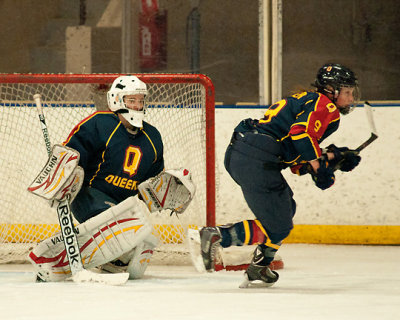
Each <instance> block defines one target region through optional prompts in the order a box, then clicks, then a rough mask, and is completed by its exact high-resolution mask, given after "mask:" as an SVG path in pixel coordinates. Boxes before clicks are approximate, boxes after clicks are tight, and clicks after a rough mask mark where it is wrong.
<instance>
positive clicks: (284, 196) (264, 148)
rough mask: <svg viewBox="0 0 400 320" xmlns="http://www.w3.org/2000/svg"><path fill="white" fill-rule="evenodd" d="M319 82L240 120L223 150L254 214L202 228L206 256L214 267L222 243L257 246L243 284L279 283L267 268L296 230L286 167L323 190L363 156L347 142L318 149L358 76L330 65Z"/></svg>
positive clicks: (353, 95)
mask: <svg viewBox="0 0 400 320" xmlns="http://www.w3.org/2000/svg"><path fill="white" fill-rule="evenodd" d="M314 86H315V87H316V90H305V91H301V92H298V93H296V94H294V95H292V96H290V97H288V98H286V99H283V100H280V101H278V102H277V103H275V104H273V105H271V106H270V107H269V109H268V110H267V111H266V112H265V114H264V117H263V118H262V119H259V120H254V119H245V120H243V121H241V122H240V123H239V125H238V126H237V127H236V128H235V130H234V133H233V136H232V139H231V142H230V144H229V146H228V148H227V150H226V154H225V168H226V170H227V171H228V172H229V174H230V175H231V177H232V178H233V179H234V180H235V182H236V183H237V184H239V185H240V187H241V189H242V192H243V195H244V198H245V200H246V202H247V204H248V206H249V208H250V209H251V210H252V212H253V213H254V215H255V217H256V218H257V219H256V220H246V221H241V222H238V223H235V224H230V225H224V226H219V227H205V228H203V229H201V230H200V240H201V254H202V260H203V262H204V266H205V268H206V270H208V271H213V270H214V259H215V254H216V250H217V249H219V248H220V246H222V247H223V248H226V247H229V246H234V245H236V246H241V245H247V244H258V246H257V247H256V249H255V251H254V254H253V259H252V261H251V263H250V265H249V267H248V269H247V270H246V272H245V281H244V282H243V284H242V285H241V287H247V286H251V285H256V284H259V285H262V286H271V285H273V284H274V283H275V282H276V281H277V280H278V273H276V272H275V271H272V270H270V268H269V267H268V266H269V264H270V263H271V262H272V261H273V259H274V256H275V253H276V251H277V250H278V249H279V247H280V245H281V243H282V240H284V239H285V238H286V237H287V236H288V235H289V233H290V231H291V229H292V228H293V221H292V219H293V216H294V214H295V211H296V203H295V201H294V200H293V192H292V190H291V189H290V187H289V185H288V184H287V182H286V180H285V179H284V177H283V176H282V174H281V170H282V169H285V168H287V167H290V168H291V170H292V172H293V173H297V174H299V175H303V174H307V173H309V174H310V175H311V177H312V179H313V181H314V182H315V185H316V186H317V187H318V188H320V189H322V190H325V189H327V188H329V187H330V186H332V185H333V183H334V182H335V174H334V171H335V169H340V170H341V171H346V172H347V171H351V170H352V169H354V168H355V167H356V166H357V165H358V164H359V162H360V160H361V158H360V157H359V156H358V155H357V154H356V153H352V152H347V151H348V150H349V149H348V148H346V147H342V148H339V147H336V146H335V145H333V144H332V145H330V146H328V148H327V150H323V149H321V147H320V143H321V142H322V141H323V140H324V139H325V138H326V137H328V136H330V135H331V134H332V133H333V132H335V131H336V130H337V128H338V126H339V120H340V114H347V113H349V112H350V110H351V109H352V107H353V106H354V103H355V101H356V99H357V94H358V84H357V78H356V76H355V74H354V73H353V72H352V71H351V70H350V69H348V68H346V67H344V66H342V65H340V64H333V63H328V64H325V65H324V66H323V67H322V68H320V69H319V71H318V73H317V76H316V80H315V83H314ZM194 261H196V260H195V259H194Z"/></svg>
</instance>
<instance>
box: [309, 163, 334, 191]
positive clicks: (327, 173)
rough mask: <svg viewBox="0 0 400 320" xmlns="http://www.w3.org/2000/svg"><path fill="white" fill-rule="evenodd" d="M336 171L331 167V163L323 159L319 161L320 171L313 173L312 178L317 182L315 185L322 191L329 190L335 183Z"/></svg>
mask: <svg viewBox="0 0 400 320" xmlns="http://www.w3.org/2000/svg"><path fill="white" fill-rule="evenodd" d="M333 172H334V169H333V167H332V166H330V165H329V162H328V161H327V160H326V159H325V157H322V158H321V159H319V169H318V170H317V172H316V173H315V172H311V177H312V179H313V180H314V182H315V185H316V186H317V187H318V188H320V189H322V190H325V189H328V188H329V187H330V186H332V185H333V184H334V183H335V174H334V173H333Z"/></svg>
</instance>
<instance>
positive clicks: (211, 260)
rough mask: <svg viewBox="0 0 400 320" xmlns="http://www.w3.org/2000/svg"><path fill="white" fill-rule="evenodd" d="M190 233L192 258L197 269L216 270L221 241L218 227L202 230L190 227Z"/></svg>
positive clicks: (202, 270) (200, 270) (201, 270)
mask: <svg viewBox="0 0 400 320" xmlns="http://www.w3.org/2000/svg"><path fill="white" fill-rule="evenodd" d="M188 235H189V241H190V242H189V245H190V253H191V258H192V261H193V264H194V266H195V268H196V269H197V271H199V272H204V271H205V270H206V271H208V272H212V271H215V259H216V255H217V250H218V247H219V244H220V242H221V233H220V231H219V229H218V228H217V227H204V228H202V229H200V231H198V230H193V229H189V231H188ZM196 249H197V250H196Z"/></svg>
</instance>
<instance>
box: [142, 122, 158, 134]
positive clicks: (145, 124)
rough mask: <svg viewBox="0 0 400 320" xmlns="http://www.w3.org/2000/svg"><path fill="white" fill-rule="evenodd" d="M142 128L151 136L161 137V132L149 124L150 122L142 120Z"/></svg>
mask: <svg viewBox="0 0 400 320" xmlns="http://www.w3.org/2000/svg"><path fill="white" fill-rule="evenodd" d="M142 130H144V131H145V132H146V133H147V134H151V135H152V136H153V137H155V136H157V137H161V133H160V131H158V129H157V128H156V127H155V126H153V125H151V124H150V123H148V122H146V121H143V128H142Z"/></svg>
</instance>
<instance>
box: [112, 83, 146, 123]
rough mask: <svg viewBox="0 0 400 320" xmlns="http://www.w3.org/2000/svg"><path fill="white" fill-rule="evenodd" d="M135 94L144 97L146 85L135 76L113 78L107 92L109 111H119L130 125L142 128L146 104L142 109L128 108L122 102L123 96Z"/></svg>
mask: <svg viewBox="0 0 400 320" xmlns="http://www.w3.org/2000/svg"><path fill="white" fill-rule="evenodd" d="M136 94H142V95H144V96H145V97H146V95H147V85H146V84H145V83H144V82H143V81H141V80H140V79H139V78H138V77H136V76H132V75H127V76H121V77H118V78H116V79H115V80H114V82H113V84H112V86H111V88H110V90H109V91H108V92H107V102H108V107H109V108H110V110H111V111H113V112H116V113H121V115H122V116H123V117H124V118H125V119H126V120H127V121H128V122H129V123H130V124H131V125H133V126H134V127H137V128H142V127H143V119H144V115H145V112H146V110H145V109H146V106H145V105H144V106H143V109H142V110H132V109H128V108H127V107H126V104H125V102H124V97H125V96H129V95H136Z"/></svg>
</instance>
